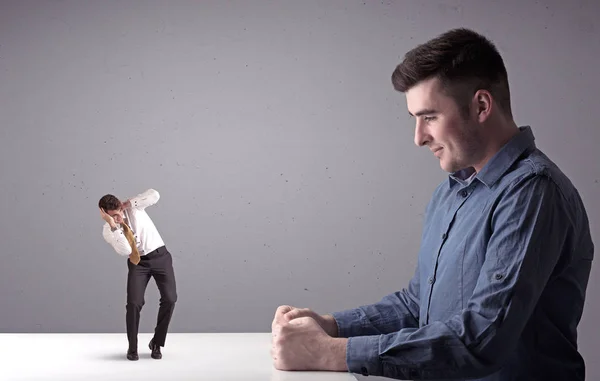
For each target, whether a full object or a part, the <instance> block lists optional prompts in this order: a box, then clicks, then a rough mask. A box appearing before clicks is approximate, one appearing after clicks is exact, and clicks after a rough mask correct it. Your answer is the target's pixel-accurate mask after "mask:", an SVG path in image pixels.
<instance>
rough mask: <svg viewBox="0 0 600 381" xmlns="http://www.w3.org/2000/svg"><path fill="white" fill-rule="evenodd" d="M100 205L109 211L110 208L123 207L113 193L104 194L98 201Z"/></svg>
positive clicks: (117, 208)
mask: <svg viewBox="0 0 600 381" xmlns="http://www.w3.org/2000/svg"><path fill="white" fill-rule="evenodd" d="M98 206H99V207H100V208H102V209H104V210H105V211H107V212H108V211H109V210H119V209H121V207H122V206H123V204H122V203H121V201H120V200H119V199H118V198H116V197H115V196H113V195H112V194H107V195H105V196H102V198H101V199H100V201H98Z"/></svg>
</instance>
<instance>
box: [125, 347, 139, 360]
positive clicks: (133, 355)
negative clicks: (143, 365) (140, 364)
mask: <svg viewBox="0 0 600 381" xmlns="http://www.w3.org/2000/svg"><path fill="white" fill-rule="evenodd" d="M139 359H140V357H139V356H138V353H137V351H136V350H132V349H129V350H127V360H131V361H137V360H139Z"/></svg>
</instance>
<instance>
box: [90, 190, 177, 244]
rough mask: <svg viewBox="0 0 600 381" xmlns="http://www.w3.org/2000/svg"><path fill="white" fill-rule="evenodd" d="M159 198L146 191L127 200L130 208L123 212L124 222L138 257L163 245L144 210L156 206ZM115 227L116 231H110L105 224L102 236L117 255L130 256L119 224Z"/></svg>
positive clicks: (152, 192) (155, 194)
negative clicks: (128, 229)
mask: <svg viewBox="0 0 600 381" xmlns="http://www.w3.org/2000/svg"><path fill="white" fill-rule="evenodd" d="M159 198H160V195H159V194H158V192H157V191H155V190H154V189H148V190H147V191H145V192H144V193H141V194H139V195H137V196H135V197H133V198H131V199H129V201H130V202H131V208H127V209H125V210H124V211H123V214H124V216H125V218H126V222H127V223H128V225H129V227H130V228H131V230H132V232H133V236H134V238H135V242H136V244H137V249H138V251H139V253H140V256H141V255H146V254H147V253H150V252H152V251H154V250H156V249H157V248H159V247H161V246H164V244H165V243H164V242H163V239H162V237H161V236H160V234H159V233H158V230H157V229H156V226H154V222H152V220H151V219H150V216H149V215H148V213H146V210H145V209H146V208H147V207H149V206H151V205H154V204H156V203H157V202H158V199H159ZM117 226H118V227H117V229H116V230H115V231H112V230H111V228H110V225H109V224H108V223H105V224H104V227H103V230H102V236H103V237H104V240H105V241H106V242H108V243H109V244H110V245H111V246H112V247H113V249H115V251H116V252H117V253H118V254H120V255H123V256H128V255H129V254H131V245H130V244H129V241H127V238H126V237H125V234H124V233H123V228H122V227H121V226H120V224H117Z"/></svg>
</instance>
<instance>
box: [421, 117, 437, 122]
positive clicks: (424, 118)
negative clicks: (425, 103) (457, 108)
mask: <svg viewBox="0 0 600 381" xmlns="http://www.w3.org/2000/svg"><path fill="white" fill-rule="evenodd" d="M423 120H425V121H426V122H432V121H434V120H435V116H425V117H423Z"/></svg>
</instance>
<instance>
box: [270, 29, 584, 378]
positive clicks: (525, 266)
mask: <svg viewBox="0 0 600 381" xmlns="http://www.w3.org/2000/svg"><path fill="white" fill-rule="evenodd" d="M392 82H393V85H394V87H395V89H396V90H398V91H400V92H402V93H405V95H406V100H407V107H408V111H409V113H410V114H411V115H412V116H413V117H414V119H415V123H416V128H415V144H417V145H418V146H422V147H427V148H429V149H430V150H431V152H432V153H433V154H434V155H435V156H436V157H437V158H438V159H439V161H440V165H441V167H442V169H443V170H445V171H447V172H448V173H449V177H448V179H447V180H445V181H443V182H442V183H441V184H440V185H439V186H438V187H437V189H436V190H435V191H434V194H433V197H432V199H431V201H430V202H429V204H428V205H427V208H426V213H425V222H424V227H423V236H422V241H421V249H420V252H419V259H418V264H417V268H416V270H415V274H414V277H413V278H412V279H411V281H410V282H409V284H408V287H407V288H405V289H403V290H401V291H398V292H395V293H392V294H389V295H387V296H385V297H384V298H383V299H382V300H381V301H379V302H378V303H375V304H371V305H366V306H362V307H359V308H355V309H350V310H347V311H340V312H336V313H333V314H331V315H319V314H317V313H315V312H314V311H312V310H310V309H304V308H302V309H301V308H294V307H291V306H281V307H279V308H278V309H277V311H276V313H275V318H274V320H273V323H272V330H273V349H272V356H273V360H274V364H275V367H276V368H278V369H282V370H331V371H350V372H354V373H362V374H364V375H376V376H385V377H391V378H398V379H415V380H416V379H445V380H464V379H477V380H485V381H492V380H551V379H552V380H584V378H585V364H584V360H583V358H582V356H581V354H580V353H579V352H578V349H577V326H578V323H579V320H580V318H581V315H582V311H583V306H584V301H585V293H586V288H587V283H588V277H589V274H590V268H591V263H592V259H593V252H594V245H593V243H592V240H591V236H590V230H589V224H588V218H587V216H586V211H585V208H584V205H583V203H582V200H581V198H580V196H579V194H578V192H577V190H576V189H575V187H574V186H573V184H571V182H570V180H569V179H568V178H567V177H566V176H565V175H564V174H563V173H562V172H561V170H560V169H559V168H558V167H557V166H556V165H555V164H554V163H553V162H552V161H551V160H550V159H549V158H548V157H546V156H545V155H544V154H543V153H542V152H541V151H540V150H539V149H537V148H536V145H535V143H534V137H533V133H532V131H531V129H530V128H529V127H528V126H524V127H518V126H517V125H516V124H515V122H514V120H513V116H512V112H511V106H510V93H509V85H508V77H507V73H506V69H505V66H504V63H503V60H502V58H501V56H500V54H499V53H498V51H497V49H496V48H495V46H494V45H493V44H492V43H491V42H490V41H489V40H488V39H486V38H485V37H483V36H481V35H480V34H478V33H475V32H473V31H471V30H467V29H454V30H451V31H448V32H446V33H444V34H442V35H440V36H438V37H437V38H434V39H432V40H430V41H428V42H427V43H425V44H422V45H420V46H418V47H416V48H414V49H413V50H411V51H410V52H408V53H407V54H406V56H405V58H404V60H403V62H402V63H401V64H400V65H398V67H397V68H396V69H395V71H394V73H393V75H392Z"/></svg>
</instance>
